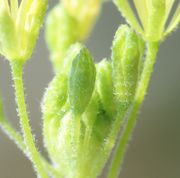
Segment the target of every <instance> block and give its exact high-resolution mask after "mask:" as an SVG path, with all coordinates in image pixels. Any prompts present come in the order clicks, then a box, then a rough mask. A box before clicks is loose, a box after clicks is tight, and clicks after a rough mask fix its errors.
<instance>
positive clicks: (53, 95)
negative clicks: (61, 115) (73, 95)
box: [42, 73, 67, 119]
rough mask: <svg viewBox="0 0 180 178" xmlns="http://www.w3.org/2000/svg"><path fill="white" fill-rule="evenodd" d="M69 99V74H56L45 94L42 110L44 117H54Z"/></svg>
mask: <svg viewBox="0 0 180 178" xmlns="http://www.w3.org/2000/svg"><path fill="white" fill-rule="evenodd" d="M66 100H67V76H66V75H63V74H62V73H60V74H58V75H57V76H55V78H54V79H53V80H52V82H51V83H50V84H49V86H48V88H47V89H46V92H45V94H44V98H43V103H42V112H43V116H44V118H49V119H50V118H53V116H54V115H56V114H57V113H58V112H59V111H60V109H61V108H62V106H63V105H64V104H65V102H66Z"/></svg>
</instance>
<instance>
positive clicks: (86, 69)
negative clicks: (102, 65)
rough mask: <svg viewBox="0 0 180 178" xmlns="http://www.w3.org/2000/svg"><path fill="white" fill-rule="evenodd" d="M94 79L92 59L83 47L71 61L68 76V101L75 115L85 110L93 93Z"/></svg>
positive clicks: (94, 71) (94, 72)
mask: <svg viewBox="0 0 180 178" xmlns="http://www.w3.org/2000/svg"><path fill="white" fill-rule="evenodd" d="M95 77H96V70H95V65H94V62H93V59H92V57H91V54H90V53H89V51H88V50H87V49H86V48H85V47H84V48H82V49H81V51H80V52H79V54H78V55H77V56H76V58H75V59H74V60H73V62H72V68H71V72H70V76H69V91H68V93H69V101H70V104H71V108H72V110H73V112H74V113H75V114H77V115H79V114H82V113H83V112H84V110H85V109H86V107H87V105H88V103H89V101H90V99H91V96H92V93H93V89H94V84H95Z"/></svg>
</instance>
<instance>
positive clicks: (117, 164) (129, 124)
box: [108, 43, 159, 178]
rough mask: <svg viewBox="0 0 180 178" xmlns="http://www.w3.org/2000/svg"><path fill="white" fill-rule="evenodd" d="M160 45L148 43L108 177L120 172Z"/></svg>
mask: <svg viewBox="0 0 180 178" xmlns="http://www.w3.org/2000/svg"><path fill="white" fill-rule="evenodd" d="M158 47H159V43H148V51H147V56H146V59H145V63H144V67H143V71H142V74H141V78H140V81H139V84H138V87H137V91H136V95H135V99H134V101H133V104H132V107H131V110H130V112H129V115H128V118H127V121H126V123H125V126H124V130H123V132H122V134H121V136H120V140H119V143H118V145H117V148H116V150H115V153H114V156H113V160H112V163H111V167H110V169H109V173H108V178H116V177H118V175H119V173H120V169H119V168H121V167H122V163H123V158H124V154H125V151H126V149H127V144H128V141H129V139H130V137H131V135H132V132H133V130H134V127H135V125H136V120H137V113H138V111H139V109H140V107H141V104H142V102H143V100H144V97H145V94H146V91H147V88H148V85H149V81H150V78H151V74H152V71H153V66H154V63H155V59H156V55H157V51H158Z"/></svg>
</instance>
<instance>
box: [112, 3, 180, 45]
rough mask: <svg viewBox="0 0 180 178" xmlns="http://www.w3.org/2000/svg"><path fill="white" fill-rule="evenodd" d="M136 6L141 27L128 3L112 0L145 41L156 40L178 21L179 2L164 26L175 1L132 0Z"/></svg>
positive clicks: (179, 13)
mask: <svg viewBox="0 0 180 178" xmlns="http://www.w3.org/2000/svg"><path fill="white" fill-rule="evenodd" d="M133 1H134V5H135V7H136V10H137V13H138V16H139V19H140V21H141V24H142V27H143V28H142V27H141V25H140V24H139V22H138V20H137V18H136V15H135V14H134V12H133V10H132V8H131V6H130V3H129V2H128V1H124V0H114V2H115V4H116V5H117V7H118V9H119V10H120V11H121V12H122V14H123V16H125V18H126V19H127V21H128V22H129V24H130V25H131V26H132V27H133V28H134V29H135V30H136V31H137V32H138V33H140V34H141V35H142V36H143V37H144V39H145V40H146V41H150V42H158V41H161V40H162V39H163V38H164V37H165V36H166V35H167V34H169V33H170V32H171V31H172V30H173V29H175V28H176V26H177V25H178V24H179V22H180V3H179V4H178V6H177V9H176V11H175V13H174V15H173V18H172V19H171V20H170V23H169V24H168V25H167V28H166V27H165V25H166V23H167V20H168V19H169V14H170V12H171V9H172V7H173V4H174V3H175V1H174V0H172V1H171V0H143V1H142V0H133Z"/></svg>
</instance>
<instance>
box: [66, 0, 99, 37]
mask: <svg viewBox="0 0 180 178" xmlns="http://www.w3.org/2000/svg"><path fill="white" fill-rule="evenodd" d="M63 4H64V6H65V8H66V9H67V10H68V12H69V14H71V15H72V16H73V17H75V18H76V19H77V20H78V22H79V35H80V39H84V38H86V37H87V35H88V34H89V32H90V30H91V28H92V26H93V25H94V22H95V20H96V17H97V16H98V14H99V12H100V5H101V0H86V1H84V0H63Z"/></svg>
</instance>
